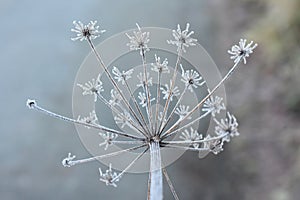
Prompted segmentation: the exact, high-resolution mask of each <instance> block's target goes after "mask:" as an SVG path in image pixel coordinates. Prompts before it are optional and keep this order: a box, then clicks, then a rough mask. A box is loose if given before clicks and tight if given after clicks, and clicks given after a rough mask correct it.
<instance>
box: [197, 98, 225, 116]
mask: <svg viewBox="0 0 300 200" xmlns="http://www.w3.org/2000/svg"><path fill="white" fill-rule="evenodd" d="M222 101H223V98H221V97H218V96H215V97H214V96H210V97H209V98H208V99H207V100H206V101H205V102H204V104H203V108H202V111H203V112H211V114H212V116H213V117H215V116H216V114H219V113H220V111H221V110H225V109H226V107H225V105H224V103H222Z"/></svg>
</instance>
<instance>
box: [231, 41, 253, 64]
mask: <svg viewBox="0 0 300 200" xmlns="http://www.w3.org/2000/svg"><path fill="white" fill-rule="evenodd" d="M246 43H247V40H246V39H241V40H240V42H239V45H233V46H232V47H231V50H228V53H229V54H231V55H232V56H231V57H230V59H232V60H234V61H233V62H234V63H238V62H239V61H240V60H241V59H243V61H244V64H246V63H247V60H246V58H247V57H249V56H250V54H251V53H253V50H254V49H255V48H256V47H257V44H256V43H255V44H253V41H251V42H250V43H249V44H246ZM252 44H253V46H251V45H252Z"/></svg>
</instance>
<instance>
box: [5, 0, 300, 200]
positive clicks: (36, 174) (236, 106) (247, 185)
mask: <svg viewBox="0 0 300 200" xmlns="http://www.w3.org/2000/svg"><path fill="white" fill-rule="evenodd" d="M299 8H300V3H299V1H298V0H286V1H280V0H265V1H260V0H241V1H235V0H227V1H222V0H211V1H202V0H185V1H179V0H178V1H169V0H160V1H153V0H152V1H146V0H145V1H140V0H127V1H100V0H98V1H97V0H92V1H91V0H87V1H81V2H80V1H77V2H74V1H73V2H71V1H57V0H53V1H33V0H32V1H30V0H24V1H16V0H1V1H0V23H1V35H2V36H1V37H0V41H1V46H0V61H1V73H0V87H1V91H2V94H1V96H0V100H1V119H0V137H1V138H0V199H3V200H15V199H30V200H35V199H72V200H75V199H124V200H125V199H146V190H147V174H140V175H136V174H128V175H126V176H124V177H123V178H122V181H121V182H120V184H119V186H118V188H117V189H116V188H111V187H106V186H105V185H104V184H103V183H102V182H99V181H98V167H99V166H102V167H103V165H101V164H100V163H97V162H96V163H89V164H85V165H81V166H78V167H77V166H76V167H73V168H70V169H65V168H63V167H62V166H61V160H62V158H64V157H65V156H66V155H67V153H68V152H69V151H70V152H74V153H75V154H76V155H77V156H78V157H79V158H81V157H87V156H89V153H88V152H87V151H86V150H85V149H84V147H83V145H82V144H81V143H80V140H79V138H78V136H77V133H76V130H75V128H74V126H73V125H72V124H67V123H65V122H62V121H58V120H56V119H52V118H50V117H48V116H44V115H41V114H39V113H36V112H31V111H30V110H28V109H27V108H26V107H25V102H26V100H27V98H35V99H37V100H38V101H39V103H40V104H41V105H45V106H47V107H48V108H49V109H51V110H54V111H57V112H59V113H62V114H65V115H68V116H71V114H72V109H71V94H72V86H73V81H74V79H75V75H76V72H77V70H78V68H79V66H80V64H81V62H82V61H83V59H84V58H85V56H86V55H87V54H88V53H89V51H90V49H89V48H88V45H87V44H86V43H84V42H83V43H80V42H76V43H74V42H71V40H70V37H71V36H72V34H71V32H70V29H71V27H72V21H73V20H82V21H84V22H87V21H89V20H94V19H96V20H98V21H99V23H100V25H101V26H102V27H104V29H106V30H107V32H106V33H105V34H104V35H103V37H102V38H100V39H99V40H97V41H96V42H99V43H100V42H101V41H102V40H104V39H105V38H107V37H109V36H111V35H113V34H115V33H118V32H120V31H124V30H127V29H129V28H134V26H135V23H136V22H138V23H139V24H140V25H141V26H158V27H166V28H172V29H173V28H175V27H176V24H177V23H180V24H181V25H184V24H185V23H186V22H190V23H191V27H192V30H194V31H195V38H197V39H198V41H199V42H200V43H201V44H202V45H203V46H204V47H205V48H206V50H207V51H208V52H209V53H210V55H211V56H212V58H213V59H214V60H215V62H216V64H217V65H218V66H219V68H220V70H221V72H223V74H224V73H225V72H226V70H228V67H227V66H229V65H230V64H231V61H230V60H229V56H228V55H227V53H226V51H227V49H228V48H230V46H231V45H232V44H233V43H235V42H237V41H238V40H239V38H240V37H245V38H249V39H252V40H255V41H256V42H258V43H259V48H257V50H256V51H255V53H254V54H253V55H252V57H251V59H249V64H247V65H246V66H244V67H242V68H240V69H239V71H237V73H236V74H235V75H234V76H233V77H232V78H231V79H230V80H229V81H228V82H227V83H226V89H227V97H228V103H229V105H228V106H229V109H230V110H231V111H232V112H233V113H234V114H235V115H236V116H237V118H238V119H239V122H240V133H241V136H240V137H239V138H237V139H236V140H234V141H233V142H232V143H231V144H230V145H226V148H225V151H224V152H223V153H221V154H220V155H218V156H213V155H210V156H208V157H207V158H205V159H204V160H199V159H198V158H197V154H195V153H185V155H184V156H183V157H182V158H181V159H179V160H178V161H177V162H175V163H174V164H173V165H172V166H170V167H169V168H168V169H169V175H170V176H171V179H172V181H173V183H174V186H175V188H176V191H177V193H178V195H179V197H180V199H204V200H215V199H224V200H226V199H246V200H252V199H266V200H269V199H272V200H296V199H299V196H300V191H299V188H300V148H299V145H300V124H299V118H300V86H299V84H300V81H299V80H300V78H299V77H300V69H299V64H300V59H299V58H300V56H299V55H300V49H299V46H300V34H299V33H300V14H299ZM164 196H165V199H172V195H171V193H170V191H169V189H168V187H167V185H165V189H164Z"/></svg>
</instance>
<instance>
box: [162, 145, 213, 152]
mask: <svg viewBox="0 0 300 200" xmlns="http://www.w3.org/2000/svg"><path fill="white" fill-rule="evenodd" d="M164 147H168V148H175V149H182V150H184V151H187V150H188V151H197V152H200V151H209V149H208V148H193V147H184V146H178V145H164Z"/></svg>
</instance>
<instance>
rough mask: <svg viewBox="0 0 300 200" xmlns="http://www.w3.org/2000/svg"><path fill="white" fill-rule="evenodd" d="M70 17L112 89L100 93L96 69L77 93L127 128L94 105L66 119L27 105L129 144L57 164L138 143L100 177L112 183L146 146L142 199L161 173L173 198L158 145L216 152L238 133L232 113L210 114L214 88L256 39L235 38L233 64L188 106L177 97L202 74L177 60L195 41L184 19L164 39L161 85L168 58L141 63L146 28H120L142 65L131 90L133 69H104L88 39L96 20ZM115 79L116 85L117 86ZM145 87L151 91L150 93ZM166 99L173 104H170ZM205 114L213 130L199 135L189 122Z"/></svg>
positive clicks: (156, 188)
mask: <svg viewBox="0 0 300 200" xmlns="http://www.w3.org/2000/svg"><path fill="white" fill-rule="evenodd" d="M73 23H74V25H75V27H74V29H72V31H73V32H75V33H76V36H75V37H74V38H72V40H74V41H75V40H80V41H87V43H88V44H89V46H90V47H91V49H92V52H93V53H94V54H95V56H96V58H97V61H98V63H99V65H100V67H101V68H102V69H103V70H104V74H105V75H106V76H107V78H108V80H109V81H110V84H112V86H113V89H111V91H110V93H111V99H107V98H106V97H105V96H103V94H102V93H103V91H104V89H105V88H104V85H103V83H102V81H101V80H100V79H101V76H100V74H99V75H97V76H95V78H94V79H92V80H89V81H88V82H86V83H78V84H77V85H78V87H79V88H81V89H82V95H90V96H92V98H94V101H95V102H96V101H100V102H102V103H103V104H104V105H106V106H108V107H109V108H110V109H111V111H112V112H113V113H114V114H115V117H114V120H115V122H116V124H118V125H119V127H120V128H121V129H122V128H124V127H125V126H127V127H129V128H130V129H131V131H130V132H126V131H122V130H121V131H120V130H117V129H113V128H109V127H107V126H104V125H101V124H99V123H98V118H97V115H96V112H95V111H94V110H93V111H91V112H90V115H89V116H87V117H83V118H82V117H80V116H79V117H78V118H77V119H72V118H68V117H64V116H61V115H59V114H56V113H53V112H51V111H49V110H46V109H44V108H42V107H40V106H39V105H38V104H37V102H36V101H35V100H31V99H28V100H27V106H28V107H29V108H30V109H34V110H37V111H40V112H42V113H45V114H47V115H50V116H52V117H56V118H58V119H61V120H65V121H68V122H71V123H75V124H78V125H83V126H85V127H87V128H93V129H97V130H98V131H99V136H100V137H101V138H102V141H103V142H102V143H101V144H99V146H100V147H104V149H105V150H106V149H108V148H110V146H111V145H116V144H123V145H132V147H130V148H125V149H122V150H120V151H116V152H112V153H107V154H103V155H97V156H95V157H90V158H85V159H78V160H76V159H75V158H76V157H75V155H72V154H71V153H69V154H68V156H67V157H66V158H65V159H63V161H62V164H63V166H65V167H71V166H74V165H77V164H81V163H86V162H90V161H96V160H101V159H104V158H107V157H113V156H118V155H121V154H124V153H126V152H132V151H136V150H138V149H139V150H140V152H139V153H137V156H136V157H135V159H134V160H132V161H131V162H130V163H129V164H128V165H127V167H125V169H123V170H122V171H121V172H120V173H118V172H115V171H113V168H112V165H111V164H109V167H108V169H107V170H105V171H102V170H101V168H99V174H100V181H102V182H104V183H105V184H106V185H108V186H113V187H117V183H118V182H119V181H120V179H121V177H122V176H123V174H124V173H125V172H127V171H128V170H129V169H130V168H131V167H132V166H133V165H134V164H135V163H136V162H137V161H138V160H139V159H140V158H141V157H142V156H143V155H145V153H146V152H149V154H150V167H149V168H150V169H149V181H148V199H151V200H160V199H163V182H162V178H163V175H164V176H165V178H166V181H167V183H168V184H169V187H170V189H171V192H172V194H173V196H174V198H175V199H178V196H177V194H176V192H175V189H174V187H173V185H172V183H171V180H170V178H169V176H168V174H167V171H166V169H165V167H164V165H163V164H162V158H161V150H162V149H164V148H175V149H182V150H190V151H196V152H200V153H203V152H204V153H209V152H211V153H213V154H218V153H220V152H221V151H223V146H224V143H225V142H230V140H231V138H233V137H235V136H238V135H239V132H238V129H237V128H238V123H237V120H236V118H235V117H234V116H233V115H232V114H230V113H229V112H227V113H226V117H225V119H217V117H216V116H217V115H218V114H219V113H220V112H221V111H222V110H225V109H226V108H225V105H224V103H223V102H222V101H223V99H222V98H221V97H218V96H215V95H214V93H215V91H216V90H217V89H218V88H219V87H220V86H221V85H222V84H223V83H224V82H225V81H226V80H227V79H228V78H229V77H230V75H231V74H232V73H233V72H234V70H235V69H236V68H237V67H238V66H239V64H240V63H241V62H243V63H244V64H246V59H247V57H249V55H250V54H251V53H253V50H254V49H255V48H256V46H257V44H254V43H253V42H252V41H251V42H250V43H248V44H247V41H246V40H245V39H241V40H240V41H239V44H238V45H234V46H233V47H232V48H231V49H230V50H229V51H228V53H229V54H231V57H230V58H231V59H233V66H232V67H231V68H230V69H229V71H228V73H227V74H226V75H225V76H224V77H223V78H222V79H221V80H220V81H219V83H218V84H217V85H215V87H213V88H212V89H211V90H208V92H207V95H206V96H205V97H204V98H202V99H201V100H200V101H199V102H197V104H196V105H193V106H192V105H184V104H182V99H183V98H184V97H185V94H187V93H195V92H196V91H197V89H198V88H200V87H202V86H203V85H205V80H204V79H203V78H202V77H201V76H200V72H198V71H197V70H193V69H185V67H184V66H182V64H181V60H182V55H183V53H185V52H186V50H187V48H189V47H190V46H195V45H196V42H197V40H196V39H194V38H192V37H191V36H192V34H193V33H194V32H193V31H190V32H189V27H190V25H189V24H187V25H186V28H185V29H184V30H181V28H180V26H179V25H178V27H177V30H173V37H174V38H173V40H168V41H166V42H167V43H168V44H170V45H176V47H177V61H176V64H175V66H173V71H172V73H173V74H172V75H171V77H172V78H171V80H170V82H169V84H165V85H163V84H162V80H163V78H164V75H165V74H166V73H170V66H168V60H167V59H161V58H160V57H159V56H157V55H155V62H154V63H152V64H151V65H147V63H146V53H147V52H148V51H150V49H149V47H148V43H149V41H150V39H149V38H150V33H149V32H143V31H142V29H141V28H140V27H139V26H138V25H137V29H136V30H135V31H133V34H126V35H127V36H128V39H129V43H128V44H127V45H128V46H129V48H130V50H133V51H135V50H137V51H138V52H139V54H140V56H141V60H142V66H143V72H142V73H140V74H138V75H137V78H138V80H139V82H138V83H137V86H138V87H139V88H140V89H141V90H142V91H141V92H138V93H134V91H132V88H131V87H130V85H129V84H128V80H129V79H131V78H132V77H133V74H134V69H130V70H127V71H126V70H121V69H119V68H117V67H113V68H112V70H111V71H110V70H109V68H108V66H106V64H105V63H104V61H103V60H102V58H101V55H100V53H99V52H98V51H97V50H96V48H95V46H94V43H93V42H92V40H94V39H96V38H98V37H99V36H100V35H101V34H102V33H104V32H105V30H100V29H99V26H97V21H91V22H89V23H88V24H87V25H84V24H83V23H81V22H80V21H78V22H77V21H74V22H73ZM149 66H150V67H149ZM149 70H152V71H153V72H155V73H156V74H157V77H151V76H150V75H149ZM178 72H179V74H178ZM180 72H181V73H180ZM178 76H181V82H180V84H183V88H184V89H183V90H182V91H180V90H179V88H178V86H177V85H176V78H178ZM154 78H156V79H157V80H156V81H157V84H156V85H154V84H152V80H153V79H154ZM177 84H178V83H177ZM121 85H122V89H121V87H120V86H121ZM124 89H125V91H124ZM151 89H152V90H151ZM151 91H155V92H154V93H153V92H152V93H151ZM124 92H127V93H128V94H129V97H130V98H131V100H132V102H131V103H130V102H129V100H128V99H127V98H126V96H125V95H124ZM155 93H156V94H155ZM171 102H172V103H173V104H172V105H173V106H170V105H171ZM159 105H163V106H159ZM199 110H200V111H201V112H202V114H201V115H198V116H195V113H196V111H199ZM209 116H210V117H211V118H212V119H213V122H214V124H215V130H214V133H207V134H205V135H202V134H200V133H199V132H198V130H197V128H193V126H192V125H194V124H196V123H197V122H198V121H199V120H201V119H204V118H206V117H209ZM180 125H181V126H180ZM132 133H135V134H132ZM174 135H180V136H179V137H177V138H178V139H173V140H171V138H173V137H174ZM120 138H122V139H120Z"/></svg>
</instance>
